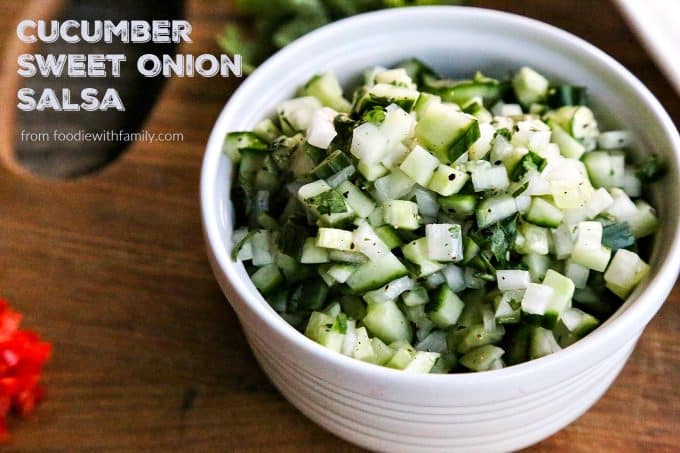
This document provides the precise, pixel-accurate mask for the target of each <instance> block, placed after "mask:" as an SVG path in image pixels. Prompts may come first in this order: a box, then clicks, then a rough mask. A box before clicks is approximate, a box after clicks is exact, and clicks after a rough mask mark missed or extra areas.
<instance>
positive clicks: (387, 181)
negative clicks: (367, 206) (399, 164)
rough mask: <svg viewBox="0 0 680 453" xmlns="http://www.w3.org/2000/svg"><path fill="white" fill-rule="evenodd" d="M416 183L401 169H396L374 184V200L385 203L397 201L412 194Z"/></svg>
mask: <svg viewBox="0 0 680 453" xmlns="http://www.w3.org/2000/svg"><path fill="white" fill-rule="evenodd" d="M415 184H416V183H415V181H414V180H412V179H411V178H409V176H408V175H407V174H406V173H404V172H403V171H401V170H399V169H396V168H395V169H394V170H392V172H390V174H388V175H386V176H383V177H382V178H378V179H376V180H375V182H374V183H373V185H374V187H375V196H374V198H375V199H377V200H378V201H380V202H381V203H385V202H387V201H390V200H397V199H399V198H402V197H404V196H405V195H406V194H408V193H409V192H411V190H412V189H413V186H415Z"/></svg>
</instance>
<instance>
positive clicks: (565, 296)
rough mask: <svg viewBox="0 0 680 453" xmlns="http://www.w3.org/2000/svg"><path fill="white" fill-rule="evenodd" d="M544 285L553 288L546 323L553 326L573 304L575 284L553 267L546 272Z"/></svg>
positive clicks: (546, 313) (546, 311) (547, 308)
mask: <svg viewBox="0 0 680 453" xmlns="http://www.w3.org/2000/svg"><path fill="white" fill-rule="evenodd" d="M543 285H545V286H549V287H551V288H552V290H553V291H552V295H551V297H550V300H549V301H548V306H547V307H546V310H545V321H546V325H547V326H548V327H550V328H552V327H553V326H554V325H555V323H556V322H557V319H558V318H559V317H560V315H561V314H562V312H564V311H565V310H566V309H568V308H569V307H570V306H571V298H572V297H573V296H574V289H575V286H574V282H572V281H571V280H570V279H569V278H567V277H565V276H564V275H562V274H560V273H559V272H555V271H554V270H552V269H548V272H546V274H545V278H544V279H543Z"/></svg>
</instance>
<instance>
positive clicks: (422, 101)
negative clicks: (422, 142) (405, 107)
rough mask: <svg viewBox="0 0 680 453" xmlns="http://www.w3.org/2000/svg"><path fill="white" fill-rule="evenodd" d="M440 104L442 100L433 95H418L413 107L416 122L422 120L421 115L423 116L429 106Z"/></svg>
mask: <svg viewBox="0 0 680 453" xmlns="http://www.w3.org/2000/svg"><path fill="white" fill-rule="evenodd" d="M441 103H442V98H441V97H439V96H437V95H435V94H431V93H420V96H419V97H418V101H416V105H415V106H413V110H414V111H415V112H416V116H417V118H418V120H420V119H422V117H423V115H424V114H425V111H426V110H427V109H428V108H429V107H430V105H432V104H441Z"/></svg>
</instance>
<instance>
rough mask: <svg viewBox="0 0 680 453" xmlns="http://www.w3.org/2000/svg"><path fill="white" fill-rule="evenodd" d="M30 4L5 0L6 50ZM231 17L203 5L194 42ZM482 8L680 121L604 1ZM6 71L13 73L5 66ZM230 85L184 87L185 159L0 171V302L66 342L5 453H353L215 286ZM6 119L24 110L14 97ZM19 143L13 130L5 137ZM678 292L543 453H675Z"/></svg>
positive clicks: (201, 43)
mask: <svg viewBox="0 0 680 453" xmlns="http://www.w3.org/2000/svg"><path fill="white" fill-rule="evenodd" d="M23 4H24V2H23V1H21V0H3V2H2V6H0V12H1V13H2V14H0V33H1V35H0V46H2V47H3V48H2V49H0V50H1V51H4V50H6V47H7V46H9V45H10V44H11V43H12V42H13V41H14V40H15V39H16V38H15V35H14V26H15V25H16V22H17V21H18V18H19V17H20V14H21V12H20V11H21V8H22V6H23ZM230 4H231V2H228V1H224V0H190V1H189V2H188V5H187V17H188V18H189V20H191V21H192V23H193V25H194V32H193V34H192V36H193V38H194V41H195V42H194V43H193V44H191V45H190V47H189V46H187V47H186V48H185V49H184V50H183V51H185V52H189V51H190V52H192V53H194V54H198V53H203V52H213V53H219V49H218V48H217V46H216V45H215V43H214V36H215V35H216V34H217V33H218V32H219V30H220V29H221V28H222V26H223V25H224V23H225V21H226V20H228V19H229V18H230V16H232V14H233V11H232V10H231V8H230ZM474 4H476V5H480V6H485V7H493V8H498V9H504V10H508V11H514V12H517V13H520V14H525V15H528V16H531V17H535V18H538V19H541V20H544V21H546V22H549V23H552V24H555V25H557V26H560V27H563V28H565V29H567V30H569V31H571V32H573V33H575V34H577V35H579V36H582V37H584V38H585V39H587V40H589V41H591V42H593V43H594V44H595V45H597V46H599V47H601V48H603V49H604V50H605V51H607V52H608V53H610V54H611V55H613V56H614V57H615V58H617V59H618V60H619V61H621V62H622V63H623V64H624V65H625V66H627V67H628V68H629V69H631V70H632V71H633V72H634V73H635V74H636V75H637V76H638V77H640V78H641V79H642V81H643V82H644V83H645V84H646V85H647V86H649V87H650V88H651V89H652V90H653V91H654V92H655V93H656V95H657V96H658V97H659V98H660V100H661V101H662V103H663V104H664V105H665V107H666V108H667V109H668V111H669V112H670V113H671V115H672V116H673V118H674V120H675V121H676V124H677V123H678V122H679V121H680V99H678V96H677V95H675V94H674V93H673V91H672V90H671V87H670V86H669V84H668V83H667V82H666V81H665V80H664V79H663V78H662V76H661V75H660V73H659V72H658V70H657V69H656V68H655V67H654V66H653V64H652V62H651V61H650V59H649V57H648V56H647V54H646V53H645V52H644V51H643V50H642V48H641V47H640V46H639V44H638V42H637V40H636V39H635V37H634V36H633V35H632V34H631V33H630V31H629V30H628V29H627V28H626V26H625V24H624V23H623V21H622V19H621V17H620V15H619V13H618V12H617V11H616V10H615V9H614V7H613V6H612V5H611V4H610V3H608V2H605V1H584V0H580V1H572V2H545V1H539V0H531V1H523V2H516V1H513V2H510V1H507V2H506V1H501V0H485V1H477V2H474ZM0 64H2V65H3V69H6V68H7V65H14V62H13V61H7V60H2V61H1V63H0ZM236 85H237V81H236V80H234V79H200V78H195V79H173V80H172V81H170V82H169V83H168V84H167V85H166V87H165V89H164V92H163V93H162V96H161V99H160V102H159V103H158V104H157V105H156V107H155V108H154V110H153V112H152V115H151V117H150V118H149V119H148V121H147V122H146V124H145V126H144V127H146V128H147V129H149V130H150V131H152V132H177V131H179V132H183V133H184V141H183V142H178V143H170V144H167V143H156V144H149V143H135V144H134V145H133V146H132V147H131V148H130V149H129V150H128V151H127V152H126V153H124V154H123V155H122V157H121V158H119V159H118V160H117V161H115V162H114V163H113V164H112V165H110V166H108V167H107V168H105V169H103V170H102V171H100V172H99V173H97V174H95V175H93V176H89V177H86V178H82V179H78V180H75V181H74V182H67V183H63V182H61V183H60V182H54V181H45V180H39V179H36V178H34V177H30V176H27V175H25V174H24V175H16V174H15V173H14V172H11V171H8V170H7V169H6V168H2V169H0V293H1V294H2V295H3V297H6V298H7V299H9V300H10V301H12V303H13V304H14V305H15V306H16V307H17V308H18V309H20V310H21V311H23V312H24V313H25V314H26V317H25V325H26V326H27V327H30V328H35V329H37V330H39V331H40V332H41V333H42V334H43V335H44V336H45V337H46V338H48V339H50V340H52V341H53V342H54V344H55V355H54V358H53V360H52V362H51V363H50V365H49V367H48V369H47V373H46V379H47V383H48V392H49V396H48V399H47V401H46V402H45V403H44V404H43V405H42V406H41V407H40V408H39V409H38V411H37V412H36V414H35V415H34V416H33V417H32V418H31V419H29V420H26V421H22V422H20V423H15V424H13V425H12V426H11V428H12V431H13V442H12V444H11V445H10V446H8V447H7V450H8V451H22V452H38V451H40V452H42V451H55V452H56V451H92V450H104V451H167V450H169V449H176V450H181V451H185V450H187V451H244V452H245V451H277V452H286V451H301V450H304V451H311V452H315V451H319V452H322V451H348V452H349V451H356V449H355V448H354V447H352V446H350V445H349V444H346V443H344V442H342V441H339V440H338V439H336V438H335V437H333V436H332V435H330V434H328V433H326V432H325V431H323V430H322V429H320V428H318V427H317V426H315V425H314V424H312V423H311V422H309V421H308V420H307V419H305V418H304V417H303V416H301V415H300V414H299V413H298V412H297V411H296V410H295V409H294V408H293V407H292V406H291V405H290V404H288V403H287V402H286V401H285V400H284V399H283V398H282V397H281V396H280V395H279V394H278V393H277V392H276V391H275V390H274V388H273V387H272V386H271V384H269V382H268V381H267V379H266V377H265V376H264V375H263V374H262V372H261V371H260V370H259V368H258V367H257V365H256V364H255V361H254V359H253V357H252V355H251V353H250V351H249V350H248V347H247V345H246V343H245V341H244V338H243V335H242V334H241V331H240V328H239V325H238V322H237V320H236V318H235V316H234V314H233V312H232V311H231V309H230V308H229V307H228V305H227V304H226V301H225V300H224V298H223V296H222V294H221V292H220V290H219V288H218V286H217V284H216V283H215V282H214V280H213V278H212V275H211V272H210V269H209V266H208V264H207V261H206V259H205V254H204V247H203V242H202V233H201V227H200V222H199V206H198V177H199V169H200V163H201V156H202V153H203V149H204V145H205V142H206V139H207V136H208V132H209V131H210V128H211V125H212V123H213V121H214V120H215V118H216V116H217V114H218V113H219V111H220V109H221V107H222V105H223V104H224V102H225V101H226V99H227V98H228V96H229V94H230V93H231V92H232V91H233V90H234V88H235V87H236ZM3 101H4V103H3V104H2V108H3V109H5V108H12V107H13V102H7V101H12V99H11V98H10V99H3ZM13 133H14V131H13V130H11V129H7V128H5V127H4V126H3V130H2V131H1V134H2V136H3V138H6V137H8V136H10V135H11V134H13ZM679 304H680V287H678V285H676V288H675V290H674V291H673V293H672V295H671V297H670V298H669V300H668V301H667V303H666V304H665V305H664V307H663V308H662V310H661V312H660V313H659V314H658V315H657V316H656V317H655V318H654V320H653V321H652V322H651V324H650V325H649V327H648V329H647V331H646V332H645V334H644V335H643V337H642V339H641V340H640V342H639V344H638V347H637V349H636V351H635V353H634V354H633V357H632V358H631V360H630V362H629V363H628V365H627V366H626V367H625V369H624V370H623V372H622V374H621V376H620V377H619V378H618V379H617V381H616V382H615V384H614V385H613V387H612V388H611V389H610V390H609V391H608V392H607V393H606V395H605V396H604V397H603V398H602V400H601V401H600V402H599V403H597V404H596V405H595V406H594V407H593V408H592V409H591V410H590V411H589V412H588V413H586V414H585V415H584V416H583V417H581V418H580V419H579V420H577V421H576V422H575V423H573V424H572V425H570V426H569V427H567V428H566V429H565V430H563V431H561V432H560V433H558V434H556V435H555V436H553V437H551V438H549V439H547V440H545V441H544V442H542V443H541V444H539V445H536V446H534V447H532V448H531V449H530V451H536V452H542V451H545V452H549V451H575V452H591V451H611V452H615V451H616V452H619V451H677V450H678V449H680V431H679V429H680V428H679V424H678V422H679V420H680V395H678V393H677V388H678V383H679V382H678V381H679V378H680V329H678V326H680V306H679Z"/></svg>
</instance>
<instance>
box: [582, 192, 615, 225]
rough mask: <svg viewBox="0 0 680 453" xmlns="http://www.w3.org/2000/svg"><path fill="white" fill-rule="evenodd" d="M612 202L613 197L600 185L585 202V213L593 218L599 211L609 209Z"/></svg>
mask: <svg viewBox="0 0 680 453" xmlns="http://www.w3.org/2000/svg"><path fill="white" fill-rule="evenodd" d="M613 203H614V199H613V198H612V196H611V195H609V192H607V189H604V188H602V187H600V188H599V189H597V190H596V191H595V192H593V194H592V195H591V197H590V200H588V202H587V203H586V207H585V210H586V214H587V216H588V217H589V218H595V217H597V215H598V214H600V213H601V212H603V211H605V210H607V209H609V208H610V207H611V205H612V204H613Z"/></svg>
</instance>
